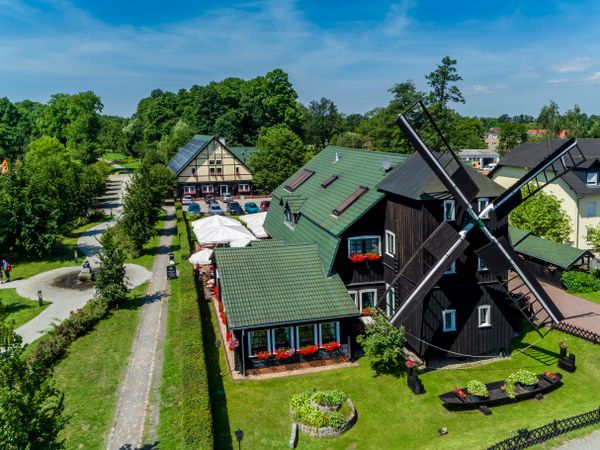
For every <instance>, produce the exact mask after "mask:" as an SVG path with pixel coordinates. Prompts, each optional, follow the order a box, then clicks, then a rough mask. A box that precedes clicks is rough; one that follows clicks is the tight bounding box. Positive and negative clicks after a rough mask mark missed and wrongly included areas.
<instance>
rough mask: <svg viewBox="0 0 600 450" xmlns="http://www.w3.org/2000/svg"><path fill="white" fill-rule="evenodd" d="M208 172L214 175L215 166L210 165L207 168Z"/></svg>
mask: <svg viewBox="0 0 600 450" xmlns="http://www.w3.org/2000/svg"><path fill="white" fill-rule="evenodd" d="M208 173H209V175H214V174H215V168H214V167H211V168H210V169H208Z"/></svg>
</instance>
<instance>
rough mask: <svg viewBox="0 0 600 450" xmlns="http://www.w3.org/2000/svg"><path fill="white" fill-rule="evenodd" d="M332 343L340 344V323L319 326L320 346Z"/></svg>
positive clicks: (326, 323) (325, 323) (324, 323)
mask: <svg viewBox="0 0 600 450" xmlns="http://www.w3.org/2000/svg"><path fill="white" fill-rule="evenodd" d="M330 342H340V323H339V322H338V321H335V322H323V323H320V324H319V345H320V346H323V344H328V343H330Z"/></svg>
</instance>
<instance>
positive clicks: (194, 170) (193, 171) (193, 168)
mask: <svg viewBox="0 0 600 450" xmlns="http://www.w3.org/2000/svg"><path fill="white" fill-rule="evenodd" d="M195 175H196V168H195V167H192V176H195Z"/></svg>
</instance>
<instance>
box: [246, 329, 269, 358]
mask: <svg viewBox="0 0 600 450" xmlns="http://www.w3.org/2000/svg"><path fill="white" fill-rule="evenodd" d="M270 350H271V339H270V337H269V332H268V331H267V330H256V331H249V332H248V356H256V355H257V354H258V353H259V352H268V351H270Z"/></svg>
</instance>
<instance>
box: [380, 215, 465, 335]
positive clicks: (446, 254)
mask: <svg viewBox="0 0 600 450" xmlns="http://www.w3.org/2000/svg"><path fill="white" fill-rule="evenodd" d="M472 227H473V225H472V224H469V225H467V227H465V229H463V230H462V231H461V232H460V233H459V232H457V231H456V230H454V228H452V227H451V226H450V225H448V223H446V222H442V223H441V224H440V225H439V226H438V227H437V228H436V229H435V231H434V232H433V233H432V234H431V235H430V236H429V237H428V238H427V239H426V240H425V242H423V245H421V247H420V248H419V249H418V250H417V251H416V252H415V253H414V255H413V256H412V258H410V260H409V261H408V262H407V263H406V265H405V266H404V267H403V268H402V269H401V270H400V271H399V272H398V275H396V277H394V280H393V281H392V282H391V283H390V285H389V286H388V288H387V289H386V291H385V292H384V294H383V295H382V296H381V297H380V298H379V301H378V302H377V305H378V307H381V305H382V304H383V303H384V302H385V299H386V298H387V293H388V292H389V290H390V289H392V287H393V286H394V285H395V284H396V283H398V282H399V281H402V282H404V283H405V285H406V287H407V290H408V292H407V294H406V296H403V297H404V298H402V299H400V307H399V309H398V310H396V311H394V314H393V316H392V317H391V318H390V322H391V323H392V324H396V323H397V322H398V320H399V319H400V316H401V315H407V314H408V313H409V312H410V310H412V308H414V307H415V306H416V305H418V304H419V303H420V301H422V300H423V299H424V298H425V296H426V295H427V294H428V293H429V292H430V291H431V289H433V287H434V286H435V285H436V284H437V282H438V281H439V280H440V278H441V277H442V276H443V275H444V273H445V272H446V271H447V270H448V267H449V266H450V265H451V264H452V263H453V262H454V261H456V260H457V259H458V258H459V256H460V255H461V254H462V253H463V252H464V251H465V250H466V248H467V247H468V246H469V243H468V242H467V234H468V232H469V230H470V229H471V228H472ZM428 257H429V258H431V259H433V260H435V261H434V262H433V263H432V264H431V265H430V267H428V268H427V269H428V270H427V271H424V270H423V268H424V265H425V264H426V260H427V259H429V258H428ZM423 272H425V273H423ZM394 306H395V305H394Z"/></svg>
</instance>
